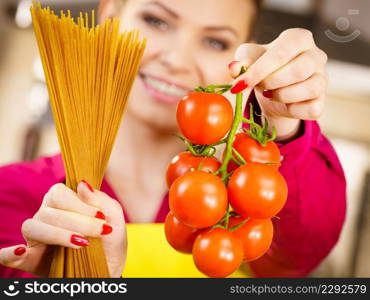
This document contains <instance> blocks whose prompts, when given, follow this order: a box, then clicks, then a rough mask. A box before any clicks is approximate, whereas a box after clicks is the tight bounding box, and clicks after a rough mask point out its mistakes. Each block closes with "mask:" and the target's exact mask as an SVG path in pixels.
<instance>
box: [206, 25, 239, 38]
mask: <svg viewBox="0 0 370 300" xmlns="http://www.w3.org/2000/svg"><path fill="white" fill-rule="evenodd" d="M204 29H205V30H210V31H229V32H231V33H232V34H234V35H235V36H236V37H239V33H238V32H237V31H236V30H235V29H234V28H232V27H229V26H207V27H205V28H204Z"/></svg>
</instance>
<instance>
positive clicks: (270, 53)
mask: <svg viewBox="0 0 370 300" xmlns="http://www.w3.org/2000/svg"><path fill="white" fill-rule="evenodd" d="M314 46H315V44H314V41H313V38H312V33H311V32H310V31H308V30H306V29H300V28H294V29H288V30H285V31H284V32H283V33H282V34H281V35H280V36H279V37H278V38H277V39H276V40H274V41H273V42H272V43H271V44H270V45H268V46H267V51H266V52H265V53H264V54H263V55H262V56H260V57H259V58H258V59H257V61H256V62H255V63H254V64H252V65H251V66H250V67H249V68H248V70H247V72H245V73H244V74H243V75H241V76H239V77H238V78H237V79H236V80H235V84H234V85H237V84H239V85H240V86H241V84H240V82H244V84H245V85H246V86H249V87H254V86H256V85H257V84H259V83H260V82H261V81H262V80H263V79H265V78H266V77H267V76H268V75H269V74H271V73H272V72H274V71H276V70H277V69H279V68H280V67H282V66H284V65H285V64H287V63H288V62H289V61H291V60H292V59H293V58H295V57H296V56H298V55H299V54H300V53H302V52H305V51H307V50H309V49H311V48H313V47H314ZM237 91H238V90H237Z"/></svg>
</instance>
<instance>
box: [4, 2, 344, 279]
mask: <svg viewBox="0 0 370 300" xmlns="http://www.w3.org/2000/svg"><path fill="white" fill-rule="evenodd" d="M257 12H258V2H257V1H252V0H217V1H215V0H202V1H197V0H186V1H185V0H158V1H152V0H135V1H134V0H127V1H122V0H104V1H102V2H101V6H100V19H101V20H104V19H105V18H109V17H113V16H117V17H119V18H120V19H121V20H122V27H123V28H125V29H126V28H139V29H140V31H141V33H142V35H143V36H146V37H147V38H148V41H149V43H148V46H147V49H146V52H145V54H144V57H143V60H142V63H141V66H140V70H139V73H138V75H137V80H136V82H135V84H134V86H133V89H132V93H131V96H130V102H129V107H128V110H127V112H126V115H125V118H124V120H123V124H122V126H121V130H120V132H119V135H118V137H117V142H116V145H115V147H114V150H113V153H112V156H111V159H110V162H109V166H108V169H107V172H106V176H105V180H104V182H103V185H102V188H101V191H97V190H93V189H91V187H90V186H89V184H88V183H86V182H81V183H80V185H79V186H78V191H77V193H74V192H73V191H71V190H69V189H68V188H67V187H66V186H65V185H64V184H62V182H63V181H64V179H65V175H64V172H63V169H62V164H61V158H60V156H55V157H49V158H41V159H39V160H37V161H35V162H30V163H22V164H13V165H9V166H5V167H3V168H1V169H0V178H1V180H0V207H1V212H0V220H1V221H0V222H2V226H1V227H2V228H3V229H2V231H1V233H0V247H1V248H2V249H1V250H0V263H1V264H3V265H4V266H7V267H1V268H0V274H1V275H2V276H3V277H4V276H8V277H27V276H31V275H30V273H32V274H35V275H39V276H46V275H47V272H48V267H49V265H50V256H48V254H49V253H47V249H48V248H47V245H51V244H53V245H63V246H66V247H72V248H75V249H78V248H80V247H84V246H86V245H87V244H88V239H87V237H89V236H91V237H92V236H97V237H101V238H102V239H103V244H104V249H105V253H106V257H107V261H108V265H109V269H110V272H111V275H112V276H114V277H118V276H120V274H121V272H122V269H123V268H124V263H125V253H126V252H125V249H126V245H127V243H126V238H125V224H124V223H125V220H126V222H137V223H147V222H163V221H164V218H165V216H166V214H167V212H168V203H167V198H166V196H164V195H165V194H166V186H165V181H164V174H165V169H166V165H167V163H168V162H169V160H170V159H171V158H172V157H173V156H174V155H175V154H177V153H178V152H180V151H182V150H183V145H182V144H181V143H179V142H178V141H177V139H175V138H173V136H172V135H171V134H172V133H173V132H176V131H177V126H176V122H175V110H176V103H177V101H178V100H179V99H180V98H181V97H182V96H184V95H185V94H187V93H188V92H189V91H190V90H191V89H192V88H193V87H195V86H198V85H202V86H206V85H209V84H223V83H225V82H229V81H230V74H231V75H232V76H233V77H234V78H235V79H234V87H233V89H232V92H234V93H237V92H240V91H242V90H243V89H245V88H246V87H247V86H249V87H255V89H254V94H255V99H254V100H253V99H251V101H258V104H259V106H260V108H261V110H262V112H263V113H264V115H265V116H266V117H267V118H268V120H269V123H270V124H271V125H273V126H275V127H276V129H277V133H278V137H277V140H278V142H279V143H281V148H280V150H281V153H282V155H283V157H284V160H283V162H282V167H281V168H280V171H281V173H282V174H283V175H284V177H285V178H286V180H287V182H288V185H289V198H288V201H287V204H286V206H285V207H284V209H283V210H282V211H281V213H280V214H279V216H280V220H274V222H275V236H274V241H273V244H272V247H271V249H270V250H269V252H268V253H267V254H266V255H265V256H264V257H262V258H261V259H259V260H257V261H255V262H253V263H251V264H250V265H251V269H252V271H253V272H254V273H255V275H256V276H305V275H307V274H308V273H309V272H310V271H311V270H312V269H313V268H315V267H316V266H317V265H318V264H319V263H320V261H321V260H322V259H323V258H324V257H325V256H326V255H327V254H328V253H329V252H330V250H331V249H332V247H333V246H334V245H335V243H336V241H337V239H338V237H339V233H340V230H341V227H342V225H343V220H344V215H345V180H344V175H343V171H342V169H341V166H340V163H339V161H338V159H337V157H336V154H335V152H334V150H333V148H332V147H331V145H330V143H329V142H328V140H327V139H326V138H325V137H324V136H323V135H322V134H321V132H320V129H319V127H318V125H317V123H316V122H315V121H313V120H315V119H317V118H318V117H319V116H320V115H321V113H322V109H323V104H324V101H325V88H326V84H327V77H326V74H325V72H324V67H325V64H326V60H327V58H326V55H325V53H323V51H321V50H320V49H318V48H317V47H316V45H315V43H314V40H313V37H312V34H311V33H310V32H309V31H307V30H304V29H289V30H286V31H284V32H282V33H281V35H280V36H279V37H277V38H276V39H275V40H274V41H272V42H271V43H270V44H267V45H257V44H252V43H250V44H246V43H245V42H246V41H248V40H249V37H250V34H251V32H252V26H253V25H254V20H255V18H256V14H257ZM232 60H234V61H237V62H236V63H233V64H230V65H229V63H230V61H232ZM242 64H243V65H247V66H249V68H248V71H247V72H246V73H245V74H243V75H241V76H239V77H238V73H239V70H240V66H241V65H242ZM228 65H229V68H230V70H228V69H227V66H228ZM45 194H46V195H45ZM41 199H43V200H41ZM115 199H116V200H115ZM22 234H23V236H24V238H25V240H26V241H27V244H26V245H25V244H23V239H22ZM14 245H16V246H14Z"/></svg>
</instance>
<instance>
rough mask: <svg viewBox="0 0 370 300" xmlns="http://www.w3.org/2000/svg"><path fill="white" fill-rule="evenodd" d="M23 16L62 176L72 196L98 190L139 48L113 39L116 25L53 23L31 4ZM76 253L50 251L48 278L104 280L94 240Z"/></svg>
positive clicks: (134, 34) (135, 37)
mask: <svg viewBox="0 0 370 300" xmlns="http://www.w3.org/2000/svg"><path fill="white" fill-rule="evenodd" d="M31 14H32V20H33V25H34V32H35V35H36V39H37V43H38V47H39V52H40V55H41V59H42V63H43V68H44V72H45V78H46V83H47V87H48V91H49V97H50V103H51V108H52V113H53V116H54V121H55V126H56V131H57V135H58V140H59V144H60V148H61V153H62V157H63V163H64V168H65V172H66V185H67V186H68V187H70V188H71V189H73V190H76V188H77V185H78V183H79V182H80V181H81V180H82V179H85V180H87V181H88V182H89V183H90V184H91V185H92V186H93V187H94V188H96V189H99V188H100V185H101V182H102V180H103V176H104V172H105V169H106V166H107V163H108V160H109V157H110V154H111V151H112V147H113V143H114V140H115V137H116V135H117V131H118V128H119V125H120V123H121V119H122V116H123V113H124V111H125V107H126V104H127V99H128V96H129V93H130V89H131V87H132V84H133V81H134V79H135V75H136V73H137V70H138V66H139V62H140V59H141V57H142V54H143V51H144V48H145V44H146V40H145V39H143V40H140V39H139V33H138V31H137V30H133V31H126V32H124V33H119V20H118V19H113V20H110V19H108V20H107V21H106V22H105V23H104V24H102V25H97V26H95V24H94V12H92V13H91V17H90V18H89V15H88V14H87V13H85V14H82V13H80V16H79V17H78V18H77V22H75V21H74V20H73V18H72V17H71V13H70V11H68V12H67V14H65V13H64V12H63V11H61V13H60V16H57V15H55V14H54V12H53V11H52V10H51V9H50V8H48V7H47V8H42V7H41V4H40V3H38V4H36V3H35V2H33V5H32V6H31ZM89 240H90V244H89V246H87V247H83V248H81V249H78V250H76V249H71V248H64V247H55V248H56V249H55V252H54V257H53V261H52V264H51V268H50V273H49V276H50V277H110V274H109V271H108V267H107V262H106V260H105V255H104V250H103V247H102V244H101V239H98V238H89Z"/></svg>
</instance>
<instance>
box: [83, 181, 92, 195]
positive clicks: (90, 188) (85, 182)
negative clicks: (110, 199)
mask: <svg viewBox="0 0 370 300" xmlns="http://www.w3.org/2000/svg"><path fill="white" fill-rule="evenodd" d="M81 181H82V182H83V183H84V184H85V185H86V186H87V187H88V189H89V190H90V192H92V193H93V192H94V189H93V188H92V187H91V185H90V184H89V183H88V182H87V181H86V180H81Z"/></svg>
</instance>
